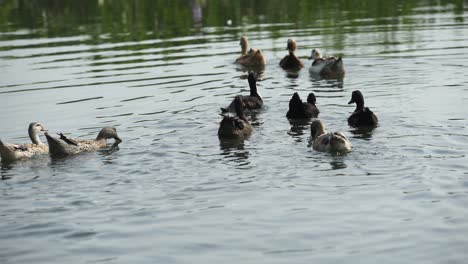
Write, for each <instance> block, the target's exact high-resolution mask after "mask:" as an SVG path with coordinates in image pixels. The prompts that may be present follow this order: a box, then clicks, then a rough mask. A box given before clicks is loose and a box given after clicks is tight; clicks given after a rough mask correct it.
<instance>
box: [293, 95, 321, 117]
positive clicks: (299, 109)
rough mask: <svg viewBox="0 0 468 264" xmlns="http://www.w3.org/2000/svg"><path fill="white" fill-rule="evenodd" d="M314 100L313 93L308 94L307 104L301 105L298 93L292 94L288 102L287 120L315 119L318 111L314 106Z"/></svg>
mask: <svg viewBox="0 0 468 264" xmlns="http://www.w3.org/2000/svg"><path fill="white" fill-rule="evenodd" d="M316 100H317V99H316V98H315V95H314V93H309V96H308V97H307V103H303V102H302V100H301V98H300V97H299V94H298V93H294V94H293V96H292V97H291V100H289V110H288V113H286V117H287V118H311V117H317V116H318V114H319V113H320V111H319V110H318V108H317V106H315V102H316Z"/></svg>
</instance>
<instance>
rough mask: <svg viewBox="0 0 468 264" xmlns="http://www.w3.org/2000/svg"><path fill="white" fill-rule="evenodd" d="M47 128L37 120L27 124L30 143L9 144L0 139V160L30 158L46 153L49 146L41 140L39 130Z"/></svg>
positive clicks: (9, 160)
mask: <svg viewBox="0 0 468 264" xmlns="http://www.w3.org/2000/svg"><path fill="white" fill-rule="evenodd" d="M41 131H47V129H46V128H45V127H44V126H43V125H42V124H41V123H39V122H32V123H31V124H29V128H28V134H29V138H30V139H31V141H32V144H10V143H4V142H2V141H1V140H0V155H1V157H2V162H12V161H15V160H19V159H26V158H31V157H33V156H35V155H39V154H46V153H47V152H49V148H48V147H47V146H46V145H45V144H43V143H42V142H41V139H40V138H39V132H41Z"/></svg>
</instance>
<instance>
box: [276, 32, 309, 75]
mask: <svg viewBox="0 0 468 264" xmlns="http://www.w3.org/2000/svg"><path fill="white" fill-rule="evenodd" d="M296 47H297V43H296V40H294V39H288V44H287V48H286V49H287V50H288V51H289V54H288V55H286V56H285V57H284V58H282V59H281V61H280V63H279V65H280V66H281V68H283V69H284V70H300V69H301V68H303V67H304V63H302V61H301V60H299V58H297V57H296V55H295V54H294V51H295V50H296Z"/></svg>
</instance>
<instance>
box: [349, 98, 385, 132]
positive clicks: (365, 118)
mask: <svg viewBox="0 0 468 264" xmlns="http://www.w3.org/2000/svg"><path fill="white" fill-rule="evenodd" d="M353 103H356V109H355V110H354V112H353V113H352V114H351V115H350V116H349V118H348V125H350V126H352V127H374V126H376V125H377V123H378V118H377V116H376V115H375V114H374V112H372V111H371V110H370V109H369V107H364V96H363V95H362V93H361V91H359V90H355V91H353V92H352V94H351V100H350V101H349V102H348V104H353Z"/></svg>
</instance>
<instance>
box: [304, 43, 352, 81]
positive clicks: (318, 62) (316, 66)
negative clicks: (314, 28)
mask: <svg viewBox="0 0 468 264" xmlns="http://www.w3.org/2000/svg"><path fill="white" fill-rule="evenodd" d="M310 59H312V60H313V62H312V65H311V66H310V68H309V72H310V73H312V74H317V75H320V77H322V78H325V79H339V78H343V77H344V74H345V69H344V65H343V59H342V58H341V57H338V59H337V58H335V57H325V58H324V57H322V54H321V52H320V50H319V49H313V50H312V54H311V55H310V57H309V60H310Z"/></svg>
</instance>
